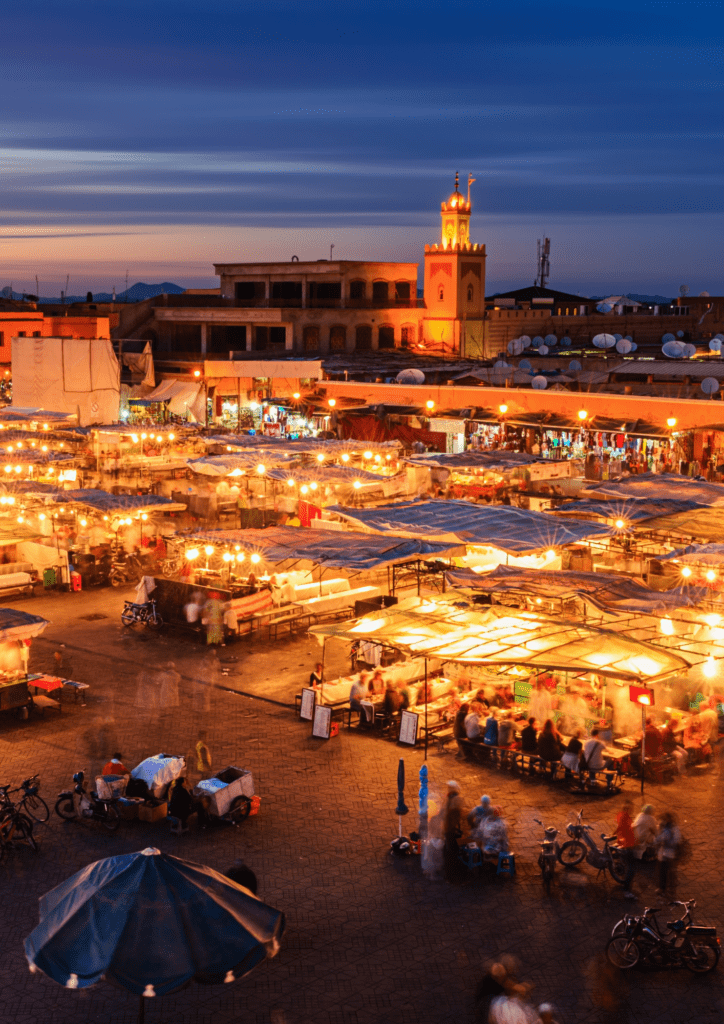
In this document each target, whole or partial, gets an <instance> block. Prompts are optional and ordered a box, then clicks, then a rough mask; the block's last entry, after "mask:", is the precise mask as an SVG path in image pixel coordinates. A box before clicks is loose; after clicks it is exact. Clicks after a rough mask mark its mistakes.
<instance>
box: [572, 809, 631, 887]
mask: <svg viewBox="0 0 724 1024" xmlns="http://www.w3.org/2000/svg"><path fill="white" fill-rule="evenodd" d="M582 818H583V811H582V810H581V811H579V812H578V821H577V822H575V823H574V822H571V823H570V824H569V825H566V832H567V833H568V835H569V836H570V837H571V839H575V840H577V841H578V843H579V844H581V843H585V844H586V846H587V847H588V852H587V853H586V863H587V864H590V865H591V867H594V868H598V870H599V872H600V871H608V872H610V874H611V877H612V878H613V880H614V881H615V882H618V883H619V885H625V884H626V882H627V881H628V872H629V867H628V864H627V863H626V860H625V857H624V856H623V855H622V853H621V852H620V850H619V849H618V848H617V847H616V846H613V845H611V844H613V843H615V842H616V836H615V835H612V836H607V835H606V834H605V833H603V832H602V833H601V839H603V849H602V850H600V849H599V848H598V846H596V844H595V843H594V841H593V840H592V839H591V837H590V835H589V834H588V833H589V832H592V831H593V825H584V824H583V822H582V820H581V819H582ZM564 845H565V844H564Z"/></svg>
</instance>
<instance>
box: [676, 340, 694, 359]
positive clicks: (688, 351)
mask: <svg viewBox="0 0 724 1024" xmlns="http://www.w3.org/2000/svg"><path fill="white" fill-rule="evenodd" d="M679 344H680V345H681V342H679ZM684 354H685V355H687V356H695V355H696V345H684Z"/></svg>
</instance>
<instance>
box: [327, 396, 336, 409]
mask: <svg viewBox="0 0 724 1024" xmlns="http://www.w3.org/2000/svg"><path fill="white" fill-rule="evenodd" d="M327 403H328V405H329V408H330V409H334V407H335V405H336V404H337V399H336V398H328V399H327Z"/></svg>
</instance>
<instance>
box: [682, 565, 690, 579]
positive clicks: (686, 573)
mask: <svg viewBox="0 0 724 1024" xmlns="http://www.w3.org/2000/svg"><path fill="white" fill-rule="evenodd" d="M681 575H682V576H686V577H687V578H688V577H689V576H691V569H690V568H689V566H688V565H685V566H684V567H683V569H682V570H681Z"/></svg>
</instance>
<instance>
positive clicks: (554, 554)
mask: <svg viewBox="0 0 724 1024" xmlns="http://www.w3.org/2000/svg"><path fill="white" fill-rule="evenodd" d="M555 557H556V553H555V551H554V550H553V548H551V549H550V551H546V558H555Z"/></svg>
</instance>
